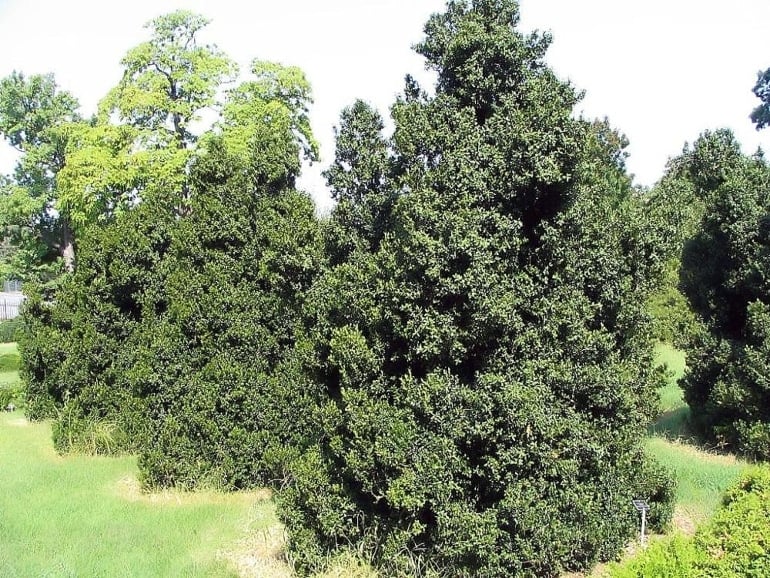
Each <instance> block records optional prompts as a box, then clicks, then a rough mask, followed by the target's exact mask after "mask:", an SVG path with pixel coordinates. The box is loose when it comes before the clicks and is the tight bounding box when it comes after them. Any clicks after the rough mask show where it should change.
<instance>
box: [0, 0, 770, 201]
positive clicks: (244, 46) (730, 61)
mask: <svg viewBox="0 0 770 578" xmlns="http://www.w3.org/2000/svg"><path fill="white" fill-rule="evenodd" d="M443 6H444V2H443V0H282V1H276V0H271V1H270V2H267V1H265V0H217V1H216V2H207V1H205V0H186V1H183V0H132V1H131V2H110V1H105V0H0V76H6V75H7V74H9V73H10V72H11V71H13V70H21V71H23V72H24V73H26V74H34V73H43V72H53V73H55V75H56V78H57V81H58V83H59V85H60V86H61V87H62V88H63V89H65V90H68V91H70V92H72V93H73V94H74V95H75V96H76V97H77V98H78V99H79V100H80V102H81V104H82V105H83V109H82V112H83V113H84V114H89V113H91V112H93V111H94V110H95V107H96V103H97V102H98V100H99V99H100V98H101V97H102V96H103V95H104V94H105V93H106V92H107V90H108V89H109V88H111V87H112V86H114V85H115V84H116V83H117V81H118V80H119V78H120V75H121V68H120V64H119V62H120V59H121V57H122V56H123V55H124V54H125V52H126V51H127V50H128V49H129V48H131V47H132V46H135V45H136V44H138V43H139V42H141V41H143V40H144V39H146V32H147V31H146V30H144V29H143V28H142V26H143V24H144V23H145V22H147V21H148V20H150V19H152V18H153V17H155V16H157V15H159V14H162V13H165V12H170V11H172V10H174V9H177V8H186V9H189V10H193V11H196V12H199V13H201V14H203V15H204V16H207V17H208V18H210V19H211V20H212V23H211V25H210V26H209V27H208V28H207V31H206V33H205V36H204V37H203V39H204V40H205V41H207V42H214V43H216V44H217V45H218V46H219V47H220V48H221V49H223V50H224V51H225V52H227V53H228V54H229V55H230V56H231V57H232V58H234V59H235V60H237V61H238V62H239V64H240V65H241V67H242V69H244V70H246V69H247V67H248V63H249V62H250V60H251V59H252V58H255V57H257V58H260V59H263V60H276V61H279V62H282V63H284V64H291V65H297V66H300V67H301V68H303V69H304V70H305V72H306V74H307V75H308V77H309V79H310V81H311V83H312V85H313V91H314V97H315V104H314V106H313V109H312V111H311V116H312V123H313V128H314V130H315V133H316V136H317V138H319V140H320V141H321V146H322V150H321V154H322V157H323V158H322V162H321V163H320V166H315V167H313V168H311V169H310V170H309V171H307V175H306V177H305V178H304V180H303V182H302V183H303V186H304V187H305V188H306V189H307V190H309V191H310V192H311V193H312V194H313V196H314V198H315V199H316V202H317V203H318V205H319V208H320V209H321V210H322V211H325V210H328V207H329V206H330V204H331V200H330V199H329V196H328V192H327V191H326V190H325V187H324V185H323V181H322V179H321V178H320V176H319V174H318V173H319V171H320V170H321V168H323V167H324V166H325V165H326V164H327V163H328V162H329V161H330V160H331V159H332V157H333V155H334V139H333V126H334V125H335V124H336V122H337V119H338V117H339V112H340V110H341V109H342V108H343V107H344V106H346V105H348V104H350V103H351V102H353V100H354V99H356V98H363V99H364V100H367V101H369V102H371V103H372V104H374V105H375V106H376V107H377V108H378V109H379V110H380V112H381V113H382V114H383V115H384V116H387V111H388V106H389V105H390V104H391V103H392V101H393V99H394V97H395V96H396V94H397V93H398V92H399V91H400V90H401V88H402V86H403V77H404V74H406V73H412V74H413V75H415V76H416V77H417V78H419V79H421V80H422V81H423V82H426V83H429V82H430V76H428V75H426V74H425V73H424V72H423V64H422V60H421V58H420V57H418V56H417V55H415V54H414V53H413V52H412V51H411V49H410V46H411V45H412V44H413V43H415V42H417V41H418V40H420V38H421V36H422V27H423V24H424V22H425V20H426V18H427V17H428V15H429V14H431V13H432V12H436V11H439V10H441V9H442V8H443ZM521 11H522V24H523V29H525V30H531V29H534V28H537V29H541V30H544V29H545V30H551V31H552V33H553V36H554V43H553V45H552V47H551V50H550V52H549V57H548V59H549V62H550V63H551V64H552V65H553V66H554V68H555V69H556V71H557V72H558V73H559V75H560V76H562V77H564V78H569V79H570V80H572V82H573V83H574V84H575V85H576V86H577V87H578V88H579V89H583V90H585V91H586V97H585V99H584V101H583V102H582V103H581V104H580V105H579V106H578V112H583V113H584V114H585V115H586V116H589V117H595V116H598V117H604V116H608V117H609V118H610V121H611V122H612V124H613V125H614V126H615V127H617V128H618V129H620V130H621V131H623V132H624V133H625V134H626V135H627V136H628V137H629V139H630V141H631V146H630V149H629V151H630V153H631V157H630V159H629V161H628V166H629V169H630V171H631V172H633V173H635V174H636V182H637V183H639V184H643V185H652V184H653V183H654V182H655V181H656V180H657V179H658V178H659V177H660V175H661V173H662V171H663V168H664V166H665V163H666V161H667V159H668V158H669V157H670V156H673V155H676V154H678V153H679V152H680V151H681V150H682V146H683V145H684V142H685V141H690V142H692V141H693V140H694V139H695V138H697V136H698V134H699V133H700V132H702V131H703V130H705V129H713V128H718V127H722V126H726V127H730V128H732V129H733V130H734V131H735V133H736V135H737V137H738V139H739V140H740V141H741V142H742V143H743V145H744V148H745V149H746V150H747V152H753V151H754V150H755V149H756V148H757V146H760V145H761V146H763V148H765V149H770V129H767V130H765V131H763V132H759V133H758V132H756V131H755V130H754V128H753V126H752V125H751V123H750V121H749V120H748V115H749V114H750V112H751V110H752V109H753V108H754V107H755V106H756V105H757V104H758V100H757V99H756V98H755V97H754V95H753V94H752V93H751V88H752V87H753V86H754V82H755V81H756V74H757V72H758V71H759V70H760V69H765V68H767V67H770V34H768V30H770V1H768V0H734V1H732V2H725V1H724V0H644V1H639V0H622V1H619V0H522V1H521ZM11 166H12V157H11V156H10V155H9V153H8V152H7V151H0V171H2V172H8V171H10V169H11Z"/></svg>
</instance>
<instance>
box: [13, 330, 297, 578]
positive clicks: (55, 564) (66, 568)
mask: <svg viewBox="0 0 770 578" xmlns="http://www.w3.org/2000/svg"><path fill="white" fill-rule="evenodd" d="M17 367H18V354H17V352H16V347H15V345H14V344H0V387H3V386H4V385H5V384H11V383H14V382H16V381H17V380H18V374H17V371H16V370H17ZM136 474H137V467H136V458H134V457H123V458H105V457H92V456H67V457H62V456H59V455H57V454H56V452H55V451H54V449H53V446H52V443H51V428H50V425H49V424H47V423H29V422H27V420H26V419H24V416H23V414H22V413H21V412H19V411H16V412H13V413H8V412H4V411H3V412H0V578H6V577H19V578H28V577H35V578H37V577H52V578H53V577H56V578H59V577H69V576H72V577H76V576H77V577H89V578H92V577H105V578H113V577H128V576H131V577H134V576H136V577H145V576H164V577H166V576H169V577H173V576H179V577H185V578H187V577H195V576H201V577H204V576H205V577H215V578H216V577H232V576H238V575H239V574H238V572H237V571H236V569H240V570H241V575H252V576H263V575H264V576H277V575H286V573H287V572H286V567H285V565H284V564H282V563H281V562H280V560H279V559H278V558H279V554H280V547H281V531H280V526H279V525H278V521H277V519H276V517H275V509H274V505H273V503H272V501H271V500H270V499H269V494H268V493H267V492H256V493H241V494H229V495H225V494H217V493H196V494H180V493H170V492H169V493H163V494H155V495H147V494H144V493H142V492H141V491H140V490H139V484H138V482H137V481H136ZM255 552H256V553H257V554H258V555H260V556H261V557H262V558H263V559H262V560H255V559H254V556H255ZM244 567H245V568H249V569H251V570H252V572H251V573H250V572H244V571H243V569H244ZM260 569H261V570H260ZM262 570H264V571H262ZM273 570H275V571H273ZM276 572H278V573H276Z"/></svg>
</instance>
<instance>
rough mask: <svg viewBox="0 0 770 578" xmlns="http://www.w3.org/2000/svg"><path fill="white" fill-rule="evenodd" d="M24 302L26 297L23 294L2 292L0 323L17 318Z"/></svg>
mask: <svg viewBox="0 0 770 578" xmlns="http://www.w3.org/2000/svg"><path fill="white" fill-rule="evenodd" d="M23 302H24V295H22V294H21V293H8V292H5V291H3V292H0V321H5V320H6V319H13V318H14V317H16V316H17V315H18V314H19V307H20V306H21V304H22V303H23Z"/></svg>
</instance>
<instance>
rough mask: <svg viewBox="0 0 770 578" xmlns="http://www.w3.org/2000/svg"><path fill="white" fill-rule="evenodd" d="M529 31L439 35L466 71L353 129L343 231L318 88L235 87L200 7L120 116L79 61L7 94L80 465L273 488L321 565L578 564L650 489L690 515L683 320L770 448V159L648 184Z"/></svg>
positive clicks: (738, 159) (22, 214)
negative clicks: (675, 377)
mask: <svg viewBox="0 0 770 578" xmlns="http://www.w3.org/2000/svg"><path fill="white" fill-rule="evenodd" d="M518 22H519V8H518V4H517V2H515V1H514V0H467V1H466V0H450V1H449V2H448V3H447V7H446V10H445V12H443V13H441V14H436V15H434V16H432V17H431V18H430V19H429V21H428V22H427V23H426V26H425V37H424V39H423V40H422V41H421V42H420V43H419V44H418V45H417V46H416V50H417V52H418V53H419V54H421V55H422V56H423V57H424V58H425V60H426V64H427V66H428V67H429V68H430V69H432V70H434V71H435V72H436V74H437V83H436V86H435V87H434V89H433V90H431V91H428V90H426V89H425V88H423V87H421V86H419V85H418V84H417V82H416V81H415V80H413V79H412V78H411V77H407V78H406V80H405V86H404V90H403V92H402V94H401V95H400V96H399V97H398V98H397V99H396V101H395V102H394V104H393V105H392V107H391V110H390V114H391V118H392V120H393V124H394V131H393V134H392V135H386V134H385V133H384V121H383V119H382V118H381V116H380V115H379V113H378V112H377V111H375V110H373V109H372V108H371V107H370V106H368V105H367V104H366V103H363V102H360V101H359V102H355V103H354V104H352V105H351V106H350V107H349V108H347V109H345V110H344V111H343V112H342V115H341V118H340V124H339V127H338V128H337V135H336V155H335V159H334V161H333V162H332V164H331V165H330V167H329V168H328V169H327V171H326V173H325V175H326V179H327V182H328V185H329V188H330V190H331V191H332V194H333V196H334V198H335V200H336V201H337V204H336V206H335V208H334V210H333V211H332V214H331V215H330V217H329V218H327V219H318V218H317V217H316V216H315V214H314V208H313V203H312V201H311V199H310V198H309V196H308V195H307V194H306V193H304V192H302V191H299V190H297V187H296V178H297V176H298V175H299V172H300V169H301V161H302V159H310V160H315V159H316V158H317V145H316V143H315V140H314V138H313V135H312V132H311V130H310V125H309V121H308V107H309V104H310V102H311V93H310V86H309V84H308V83H307V81H306V79H305V77H304V75H303V74H302V72H301V71H300V70H298V69H296V68H292V67H286V66H282V65H279V64H275V63H267V62H262V61H255V62H254V63H253V65H252V68H251V71H250V72H251V76H250V79H248V80H245V81H242V82H241V83H240V84H236V80H237V76H238V73H237V68H236V66H235V65H234V63H233V62H232V61H230V59H229V58H228V57H227V56H226V55H225V54H223V53H222V52H221V51H219V50H218V49H217V48H216V47H215V46H210V45H199V43H198V33H199V31H200V30H201V29H202V28H203V27H204V26H205V25H206V20H205V19H204V18H202V17H200V16H198V15H195V14H192V13H189V12H176V13H173V14H169V15H166V16H162V17H160V18H158V19H156V20H153V21H152V22H151V23H149V24H148V29H149V34H150V39H149V40H148V41H147V42H145V43H142V44H140V45H139V46H137V47H135V48H133V49H132V50H130V51H129V52H128V53H127V54H126V56H125V57H124V59H123V61H122V64H123V67H124V75H123V78H122V80H121V82H120V83H119V84H118V85H117V86H116V87H115V88H114V89H113V90H111V91H110V92H109V94H108V95H107V96H106V97H105V98H104V100H103V101H102V102H101V104H100V106H99V111H98V114H96V115H95V116H94V117H93V118H90V119H84V118H82V117H81V116H80V115H79V114H78V105H77V101H76V100H75V99H74V97H72V96H71V95H69V94H67V93H65V92H62V91H60V90H59V89H58V87H57V86H56V84H55V81H54V79H53V77H51V76H33V77H26V76H24V75H23V74H21V73H14V74H13V75H11V76H10V77H8V78H6V79H3V80H2V81H1V82H0V132H2V134H3V135H4V136H5V138H6V139H7V140H8V141H9V142H10V143H11V144H12V145H13V146H15V147H17V148H18V149H19V151H20V152H21V157H20V160H19V163H18V165H17V168H16V172H15V174H14V175H13V177H11V178H8V179H5V180H4V181H3V183H2V195H0V217H1V218H2V220H3V223H2V224H3V225H4V230H5V232H6V236H7V237H8V238H9V239H10V240H11V241H12V242H13V243H14V245H15V246H16V247H17V248H18V250H17V252H16V253H15V254H14V260H13V262H12V263H11V264H10V266H12V267H13V268H14V270H15V271H18V272H19V273H20V274H22V275H23V276H24V277H25V278H27V279H30V280H36V281H37V282H36V283H31V284H29V285H28V287H29V290H28V301H27V305H26V308H25V312H24V323H25V330H24V334H23V336H22V338H21V340H20V350H21V353H22V359H23V375H24V378H25V381H26V384H27V395H28V412H29V415H30V416H31V417H33V418H38V419H39V418H53V419H54V420H55V421H54V424H55V425H54V437H55V442H56V445H57V447H58V448H59V449H60V450H62V451H69V450H82V449H87V450H89V451H95V452H137V453H138V454H139V456H140V458H139V465H140V470H141V472H142V476H143V481H144V483H145V484H146V485H148V486H151V487H152V486H167V485H176V486H182V487H189V488H195V487H209V486H215V487H219V488H226V489H238V488H248V487H254V486H262V485H272V486H273V487H275V488H276V490H277V491H278V503H279V513H280V516H281V518H282V520H283V521H284V523H285V524H286V527H287V531H288V535H289V548H290V551H291V555H292V558H293V559H294V560H295V564H296V567H297V569H298V570H299V571H300V572H311V571H313V570H315V569H317V568H319V567H320V566H321V565H323V563H324V562H325V561H327V560H328V556H329V554H330V553H332V554H333V553H334V552H337V551H338V550H340V549H344V548H353V549H355V550H356V551H358V552H359V553H363V555H365V556H366V557H367V558H369V559H370V560H371V561H372V562H373V563H374V564H375V565H376V566H378V567H380V568H382V569H383V570H384V571H385V572H386V573H387V574H388V575H427V574H436V575H444V574H449V575H454V576H466V575H482V576H510V575H522V576H556V575H558V574H559V573H560V572H564V571H571V570H581V569H584V568H587V567H589V566H591V565H592V564H593V563H595V562H596V561H598V560H607V559H610V558H612V557H614V556H615V555H616V554H617V553H618V552H619V551H620V549H621V548H622V547H623V546H624V545H625V543H626V542H627V540H628V538H629V536H631V535H632V533H633V529H634V522H635V516H634V512H633V511H632V510H630V508H629V503H630V500H631V499H632V498H644V499H647V500H648V501H650V502H651V504H652V508H653V509H652V512H651V520H652V523H653V524H654V525H657V526H658V527H661V526H663V525H665V524H666V523H667V521H668V520H669V519H670V516H671V503H672V499H673V482H672V481H671V479H670V476H669V475H668V474H667V473H666V472H665V471H663V470H662V469H661V468H659V467H658V466H657V465H656V464H655V463H654V461H653V460H651V459H650V458H649V457H648V456H645V454H644V451H643V449H642V446H641V440H642V438H643V435H644V432H645V429H646V426H647V424H648V423H649V421H650V419H651V418H652V417H653V416H654V415H655V413H656V411H657V403H658V400H657V393H656V390H657V388H658V386H659V384H660V382H661V378H662V375H661V373H660V371H657V370H655V369H654V368H653V366H654V364H653V361H652V354H653V346H654V343H655V341H656V339H658V338H659V336H661V335H663V334H666V335H667V336H669V337H671V336H676V337H677V338H678V339H680V341H681V342H685V341H687V342H688V343H689V347H690V348H691V350H690V353H689V354H690V356H691V357H690V360H691V361H690V362H689V366H690V368H691V372H690V374H689V375H688V376H686V378H685V383H684V387H685V389H686V391H687V399H688V402H689V403H690V404H691V405H692V407H693V413H694V415H695V417H696V420H697V423H698V424H699V425H700V426H701V427H702V429H703V431H704V432H707V433H708V435H711V436H713V438H714V439H718V440H720V441H722V442H724V443H729V444H734V445H736V446H737V447H739V448H742V449H743V450H744V451H747V452H750V453H752V454H753V455H757V456H762V457H765V456H766V455H767V453H766V452H767V447H770V445H768V443H767V442H768V441H770V439H768V436H769V435H770V434H769V433H768V432H769V431H770V430H768V427H770V426H768V415H767V408H768V407H770V406H769V405H768V403H767V399H766V396H767V391H768V390H767V388H766V387H765V381H766V379H767V376H768V372H767V367H766V364H767V357H768V356H767V353H768V349H767V348H768V345H767V335H769V334H770V333H768V329H767V328H768V327H770V326H769V325H768V319H770V311H768V309H767V308H768V306H770V302H768V287H767V285H766V279H767V271H768V263H767V239H766V236H767V231H766V230H765V229H767V224H768V217H767V215H768V198H767V191H768V187H767V184H768V182H767V179H768V175H770V173H769V172H768V167H767V164H766V162H765V161H764V159H763V158H762V157H761V155H757V156H754V157H746V156H745V155H743V154H742V153H741V152H740V149H739V147H738V145H737V143H735V141H734V139H733V138H732V136H731V135H730V134H729V133H727V132H724V131H717V132H714V133H706V134H704V135H703V136H702V137H701V138H700V139H699V140H698V141H697V142H696V143H695V145H694V146H693V147H692V149H686V150H685V152H684V153H683V154H682V155H681V156H680V157H679V158H677V159H674V160H673V161H672V163H671V164H670V167H669V170H668V171H667V173H666V175H665V176H664V177H663V179H662V180H661V182H660V183H659V184H658V185H657V186H656V187H655V188H654V189H653V190H652V191H642V190H638V189H636V188H634V187H633V186H632V180H631V177H630V176H629V175H628V174H627V171H626V167H625V163H624V159H625V152H624V148H625V146H626V144H627V142H626V140H625V138H624V137H623V136H622V135H621V134H620V133H618V132H617V131H616V130H614V129H613V128H612V127H611V125H610V124H609V122H608V121H607V120H603V121H591V120H589V119H584V118H580V117H575V115H574V107H575V105H576V104H577V103H578V102H579V101H580V98H581V94H580V93H579V92H577V91H576V90H575V88H574V87H573V86H572V85H570V84H569V83H567V82H564V81H563V80H561V79H559V78H558V77H557V76H556V75H555V74H554V73H553V71H552V70H551V69H550V68H549V67H548V66H547V65H546V63H545V54H546V51H547V48H548V45H549V43H550V37H549V36H548V35H547V34H541V33H532V34H528V35H527V34H523V33H521V32H519V31H518V30H517V25H518ZM760 80H761V79H760ZM760 84H761V82H760ZM760 84H758V86H760ZM757 90H760V89H757ZM761 94H764V93H761V92H758V95H760V96H761ZM207 108H213V109H214V110H215V111H216V120H215V121H214V123H213V125H212V126H211V127H210V128H208V129H206V130H203V131H197V132H196V129H195V127H196V126H197V124H196V123H198V122H199V120H200V117H201V113H202V111H203V110H204V109H207ZM755 114H760V113H755ZM757 118H760V120H759V121H758V126H762V121H761V118H762V117H761V115H760V116H758V117H757ZM685 300H686V301H685ZM672 304H673V305H672ZM688 304H689V305H688ZM650 311H655V312H657V315H656V316H657V318H658V319H657V320H655V319H653V316H652V315H651V313H650ZM672 312H673V313H674V314H672ZM763 452H764V453H763Z"/></svg>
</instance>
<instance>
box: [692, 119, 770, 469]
mask: <svg viewBox="0 0 770 578" xmlns="http://www.w3.org/2000/svg"><path fill="white" fill-rule="evenodd" d="M683 162H685V163H686V164H687V166H688V169H689V173H688V174H689V178H690V182H691V186H692V188H693V190H694V194H695V195H696V196H697V197H698V198H699V199H700V202H701V203H702V206H703V210H702V217H701V220H700V223H699V228H698V231H697V232H696V233H695V234H694V236H693V237H691V238H690V239H689V240H688V241H687V243H686V244H685V247H684V251H683V254H682V268H681V272H680V280H681V285H682V290H683V292H684V293H685V295H686V296H687V298H688V300H689V302H690V304H691V306H692V308H693V309H694V311H695V312H696V313H697V315H698V318H699V319H700V321H701V325H700V331H699V332H698V333H697V334H696V335H695V336H694V338H693V339H692V343H691V344H690V347H689V349H688V364H687V365H688V368H689V369H688V373H687V374H686V375H685V377H684V378H683V381H682V385H683V387H684V389H685V399H686V400H687V402H688V404H689V405H690V407H691V408H692V417H693V423H694V424H695V425H696V427H697V428H698V429H699V430H700V432H701V433H702V434H704V435H705V436H706V438H707V439H708V440H709V441H710V442H711V443H715V444H718V445H727V446H729V447H731V448H733V449H737V450H739V451H742V452H744V453H747V454H749V455H751V456H753V457H757V458H762V459H768V458H770V393H769V392H768V388H767V376H768V375H770V374H769V373H768V370H770V367H769V366H768V353H769V352H770V341H769V340H768V339H769V338H770V324H769V321H770V252H769V251H768V246H770V236H769V235H770V167H768V165H767V162H766V161H765V159H764V157H763V156H762V155H761V154H760V155H755V156H753V157H747V156H745V155H743V154H742V153H741V151H740V146H739V144H738V143H737V142H736V140H735V137H734V136H733V135H732V133H730V132H729V131H726V130H722V131H717V132H715V133H705V134H704V135H703V136H702V137H701V138H700V139H699V140H698V141H697V142H696V143H695V146H694V148H693V151H692V152H691V153H690V154H689V155H688V156H687V157H686V158H685V159H684V161H683Z"/></svg>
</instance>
